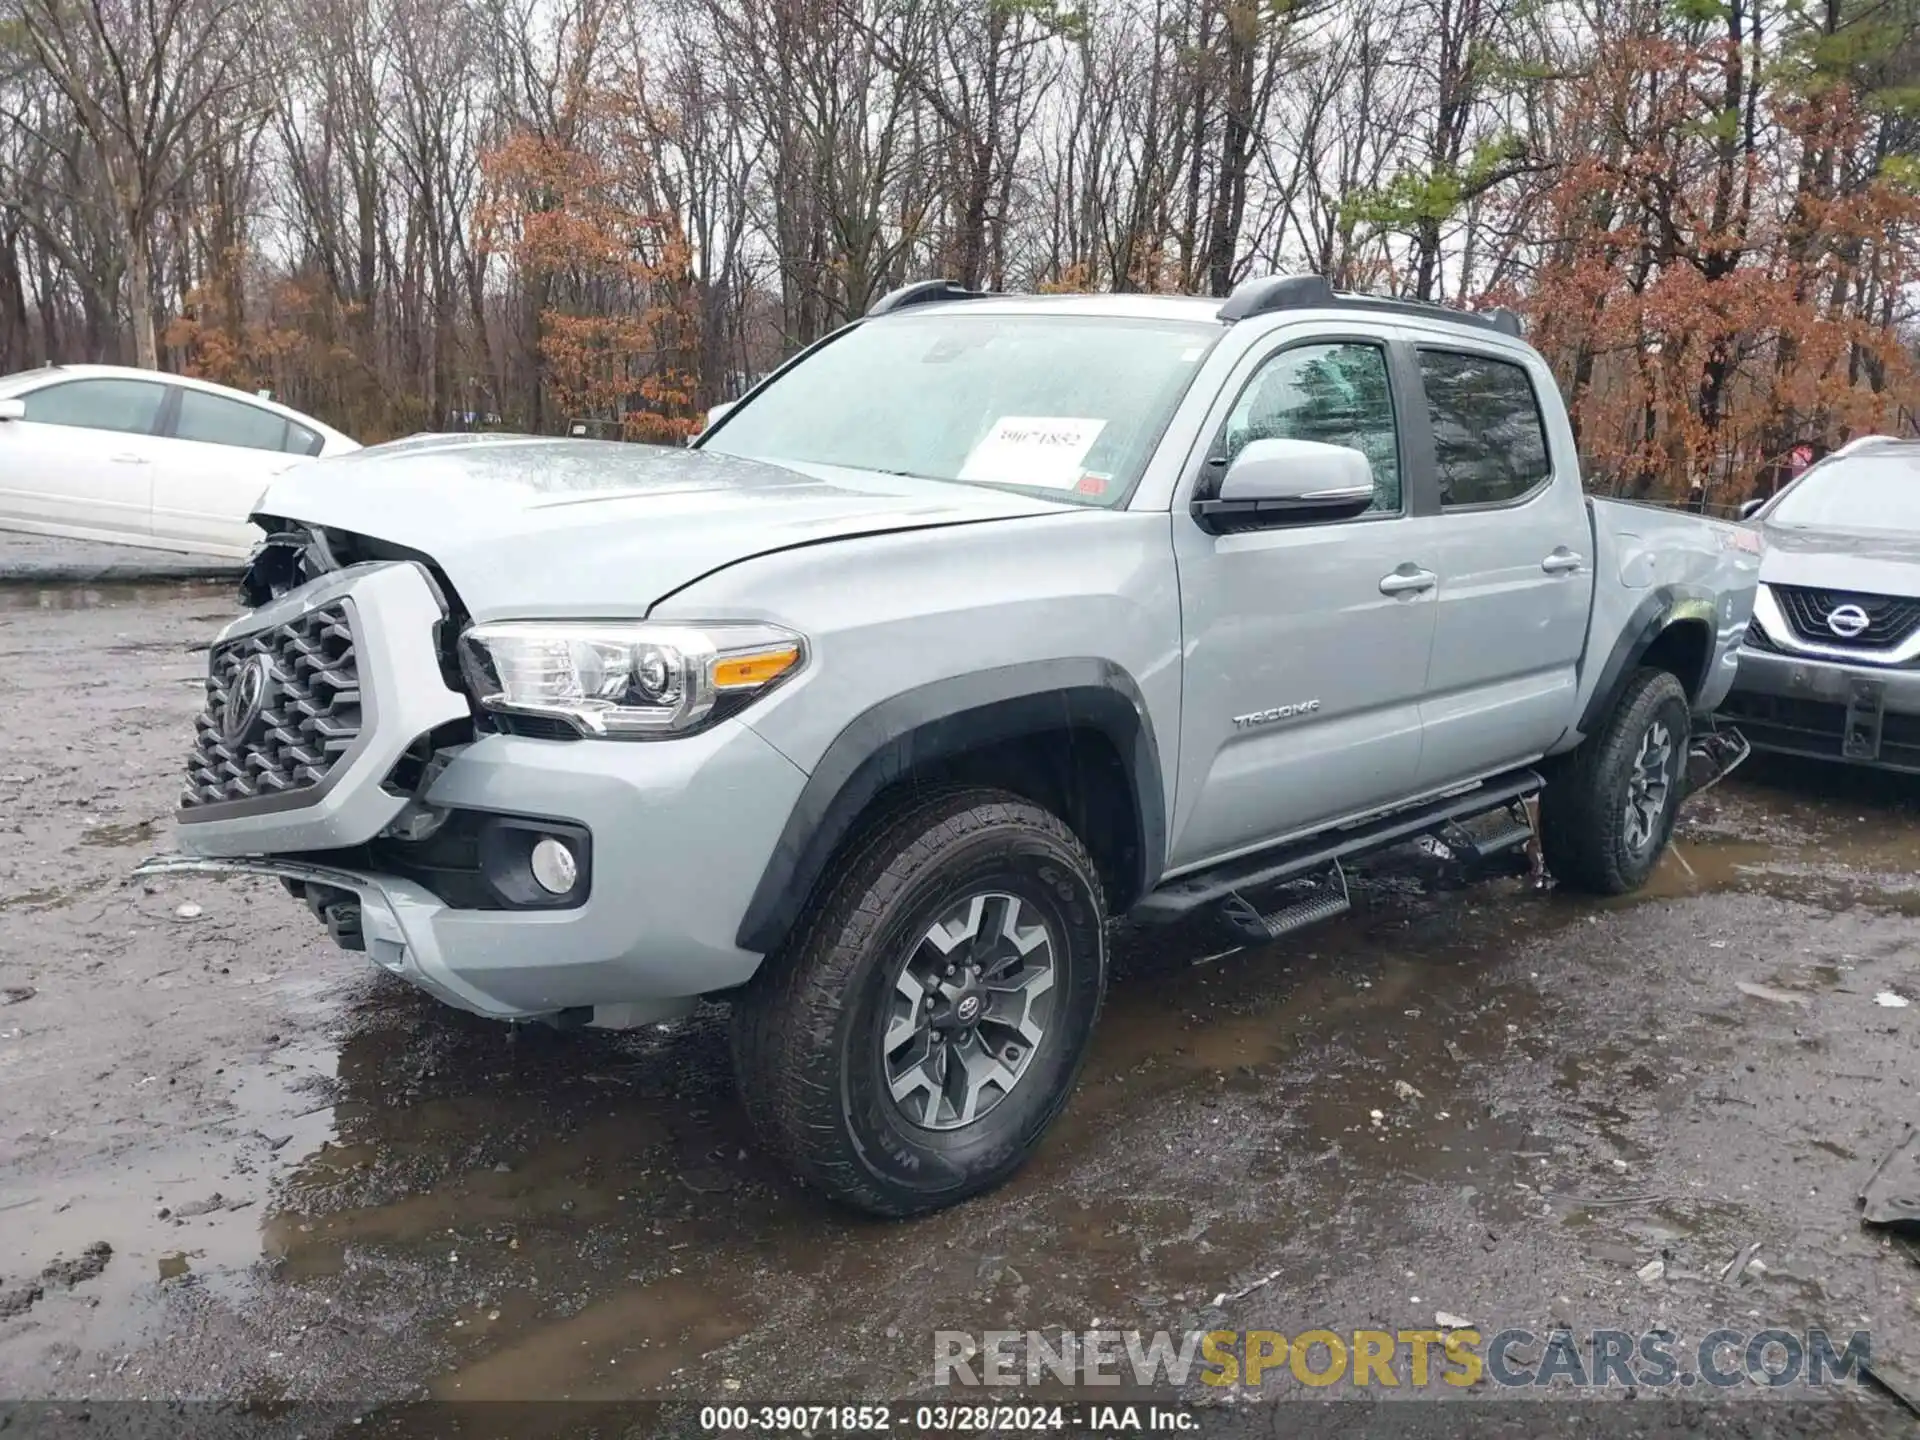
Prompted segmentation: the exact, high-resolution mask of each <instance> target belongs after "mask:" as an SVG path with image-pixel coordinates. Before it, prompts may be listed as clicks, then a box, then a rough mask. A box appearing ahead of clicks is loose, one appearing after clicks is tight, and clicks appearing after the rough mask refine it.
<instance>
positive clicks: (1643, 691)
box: [1540, 669, 1692, 895]
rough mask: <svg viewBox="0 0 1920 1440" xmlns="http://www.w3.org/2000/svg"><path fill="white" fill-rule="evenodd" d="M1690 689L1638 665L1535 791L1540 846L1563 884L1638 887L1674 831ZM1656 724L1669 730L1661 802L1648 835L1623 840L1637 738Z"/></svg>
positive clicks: (1607, 891) (1597, 891) (1616, 889)
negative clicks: (1637, 841)
mask: <svg viewBox="0 0 1920 1440" xmlns="http://www.w3.org/2000/svg"><path fill="white" fill-rule="evenodd" d="M1691 719H1692V715H1691V710H1690V707H1689V706H1688V704H1687V692H1686V691H1685V690H1684V689H1683V688H1682V687H1681V684H1680V682H1679V681H1678V680H1677V679H1675V678H1674V677H1673V676H1672V675H1671V674H1669V673H1668V672H1667V671H1665V670H1652V669H1643V670H1636V671H1635V672H1634V673H1633V674H1632V675H1631V676H1629V677H1628V678H1627V683H1626V684H1625V685H1624V686H1623V687H1622V688H1621V691H1620V697H1619V699H1618V700H1616V701H1615V702H1614V707H1613V713H1612V714H1610V715H1609V716H1608V717H1607V720H1606V723H1605V724H1604V725H1602V726H1601V727H1600V728H1599V729H1598V730H1597V731H1596V732H1595V733H1593V734H1591V735H1589V736H1587V738H1586V739H1585V740H1583V741H1581V743H1580V745H1579V746H1578V747H1577V748H1576V749H1575V750H1574V751H1573V752H1572V753H1571V754H1569V755H1568V756H1566V757H1565V759H1564V760H1563V761H1562V762H1561V764H1560V765H1559V767H1558V768H1557V769H1556V770H1555V772H1554V773H1553V774H1552V776H1551V777H1550V778H1549V780H1548V782H1547V788H1546V790H1545V791H1544V792H1543V793H1542V795H1541V797H1540V850H1541V854H1542V856H1543V858H1544V859H1545V860H1546V863H1547V869H1548V870H1549V871H1550V872H1551V873H1552V875H1553V878H1554V879H1555V880H1557V881H1559V882H1560V883H1561V884H1562V885H1565V886H1568V887H1569V888H1571V889H1575V890H1584V891H1586V892H1588V893H1589V894H1594V895H1625V894H1627V893H1628V892H1629V891H1633V890H1638V889H1639V888H1640V887H1641V886H1642V885H1644V884H1645V883H1646V881H1647V877H1648V876H1649V875H1651V874H1652V873H1653V867H1654V866H1655V865H1657V864H1659V863H1660V856H1661V855H1662V853H1664V852H1665V850H1666V848H1667V840H1668V838H1669V837H1670V836H1671V835H1672V833H1673V822H1674V817H1675V816H1676V815H1678V813H1679V810H1680V801H1681V799H1682V798H1683V791H1684V785H1685V777H1686V763H1687V736H1688V730H1689V726H1690V724H1691ZM1655 724H1660V725H1664V726H1665V727H1666V730H1667V732H1668V734H1669V735H1670V736H1671V737H1672V755H1671V757H1670V759H1669V761H1668V764H1667V767H1666V769H1667V784H1668V788H1667V792H1666V801H1665V809H1664V812H1663V813H1662V814H1661V816H1660V819H1659V822H1658V824H1657V826H1656V827H1655V829H1654V833H1653V835H1652V838H1651V840H1650V841H1649V843H1647V844H1645V845H1644V846H1642V847H1641V848H1639V849H1637V850H1636V849H1635V848H1634V847H1633V846H1632V845H1630V844H1629V843H1628V829H1627V820H1626V814H1625V811H1626V803H1627V793H1628V787H1629V785H1630V784H1631V783H1632V780H1633V772H1634V768H1635V763H1636V761H1637V760H1638V759H1639V756H1640V747H1641V742H1642V741H1643V740H1644V739H1645V738H1646V737H1647V735H1648V734H1649V732H1650V731H1651V729H1652V727H1653V726H1654V725H1655Z"/></svg>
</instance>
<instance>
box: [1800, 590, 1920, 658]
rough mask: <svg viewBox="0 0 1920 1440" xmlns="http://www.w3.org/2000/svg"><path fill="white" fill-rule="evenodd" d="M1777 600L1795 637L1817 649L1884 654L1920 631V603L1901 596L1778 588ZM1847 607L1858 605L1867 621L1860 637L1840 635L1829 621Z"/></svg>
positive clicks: (1919, 600)
mask: <svg viewBox="0 0 1920 1440" xmlns="http://www.w3.org/2000/svg"><path fill="white" fill-rule="evenodd" d="M1773 594H1774V598H1775V599H1777V600H1778V601H1779V602H1780V611H1781V613H1782V614H1783V615H1785V616H1786V617H1787V623H1788V624H1789V625H1791V626H1792V627H1793V633H1794V634H1796V635H1798V636H1799V637H1800V638H1801V639H1802V640H1807V641H1810V642H1812V643H1813V644H1816V645H1833V646H1838V647H1840V648H1843V649H1849V650H1884V649H1886V648H1888V647H1889V646H1892V645H1898V644H1900V642H1901V641H1903V640H1905V639H1906V638H1907V637H1908V636H1909V635H1911V634H1913V632H1914V631H1915V630H1920V599H1912V598H1907V597H1903V596H1898V595H1859V594H1855V593H1853V592H1852V591H1847V590H1807V589H1803V588H1801V587H1800V586H1798V585H1775V586H1774V587H1773ZM1844 605H1857V606H1858V607H1859V608H1860V609H1861V611H1862V612H1863V613H1864V614H1865V615H1866V617H1867V622H1868V623H1867V628H1866V629H1865V630H1862V631H1861V632H1860V633H1859V634H1858V635H1839V634H1836V633H1835V632H1834V629H1833V627H1832V626H1831V625H1829V624H1828V623H1827V617H1828V616H1830V615H1832V614H1833V612H1834V611H1835V610H1838V609H1840V608H1841V607H1842V606H1844Z"/></svg>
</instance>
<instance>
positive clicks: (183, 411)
mask: <svg viewBox="0 0 1920 1440" xmlns="http://www.w3.org/2000/svg"><path fill="white" fill-rule="evenodd" d="M179 394H180V413H179V415H178V416H177V417H176V418H175V420H174V422H173V433H174V438H176V439H179V440H198V441H200V442H202V443H203V444H208V445H237V446H239V447H241V448H242V449H246V450H282V451H284V450H286V449H287V448H288V445H287V421H286V418H285V417H284V416H281V415H276V414H274V413H273V411H271V410H262V409H261V408H260V407H259V406H258V405H249V404H247V403H246V402H245V401H243V400H229V399H227V398H226V396H224V395H209V394H208V393H207V392H206V391H204V390H188V389H186V388H185V387H184V386H183V387H181V389H180V391H179ZM294 453H296V454H298V453H300V452H298V451H295V452H294Z"/></svg>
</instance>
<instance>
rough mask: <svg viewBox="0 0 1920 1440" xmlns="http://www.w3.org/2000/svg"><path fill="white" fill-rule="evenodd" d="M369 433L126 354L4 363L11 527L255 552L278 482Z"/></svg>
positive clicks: (0, 397) (2, 442)
mask: <svg viewBox="0 0 1920 1440" xmlns="http://www.w3.org/2000/svg"><path fill="white" fill-rule="evenodd" d="M359 448H360V447H359V445H358V444H357V443H356V442H354V441H352V440H350V439H348V438H347V437H346V436H345V435H342V434H341V433H340V432H339V431H337V430H333V429H330V428H329V427H327V426H325V425H323V424H321V423H320V422H319V421H318V420H315V419H313V418H312V417H310V416H307V415H302V414H301V413H300V412H299V411H297V410H289V409H288V408H287V407H286V406H284V405H276V404H274V403H273V402H272V401H270V400H261V399H256V398H255V397H253V396H251V395H247V394H244V393H243V392H241V391H238V390H229V389H227V388H226V387H225V386H224V385H214V384H210V383H209V382H207V381H205V380H191V379H188V378H186V377H184V376H179V375H164V374H160V373H158V372H156V371H152V370H130V369H124V368H122V367H120V366H115V365H53V366H48V367H47V368H46V369H43V370H29V371H25V372H24V373H22V374H18V375H8V376H5V377H0V530H24V531H27V532H29V533H31V534H36V535H63V536H69V537H71V538H74V539H80V540H109V541H114V542H117V543H119V544H124V545H144V546H152V547H154V548H157V549H162V550H188V551H198V552H202V553H205V554H209V555H232V556H241V557H244V556H245V555H247V554H248V553H250V552H251V551H252V549H253V547H254V546H255V545H256V544H257V543H259V541H260V539H261V533H260V531H259V530H258V529H256V528H255V527H254V526H253V525H252V524H251V523H249V521H248V519H247V516H248V515H249V514H250V513H251V512H252V510H253V506H254V502H255V501H257V500H258V499H259V498H260V492H261V491H263V490H264V489H266V487H267V482H268V481H269V480H271V479H272V478H273V477H274V476H275V475H278V474H280V473H281V472H282V471H284V470H288V469H290V468H292V467H294V466H296V465H304V464H306V463H307V462H308V461H309V460H314V459H317V458H319V457H321V456H324V455H340V454H344V453H346V452H347V451H349V450H358V449H359Z"/></svg>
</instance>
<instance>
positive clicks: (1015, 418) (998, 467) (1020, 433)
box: [959, 415, 1107, 490]
mask: <svg viewBox="0 0 1920 1440" xmlns="http://www.w3.org/2000/svg"><path fill="white" fill-rule="evenodd" d="M1106 428H1107V422H1106V421H1104V420H1088V419H1081V418H1076V417H1074V416H1062V415H1007V416H1004V417H1002V418H1001V419H1000V420H998V421H997V422H995V424H994V427H993V428H992V429H991V430H989V431H988V432H987V433H986V436H985V438H983V439H982V440H981V441H980V443H979V444H978V445H976V446H974V447H973V450H972V452H971V453H970V454H969V455H968V456H967V463H966V464H964V465H962V466H961V467H960V475H959V478H960V479H962V480H978V481H983V482H985V483H987V484H989V485H1043V486H1046V487H1047V488H1048V489H1051V490H1071V489H1073V487H1074V486H1075V485H1076V484H1078V483H1079V480H1080V462H1081V461H1082V460H1084V459H1086V456H1087V452H1088V451H1089V450H1091V449H1092V448H1093V442H1094V441H1095V440H1097V439H1099V438H1100V432H1101V431H1102V430H1104V429H1106Z"/></svg>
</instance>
